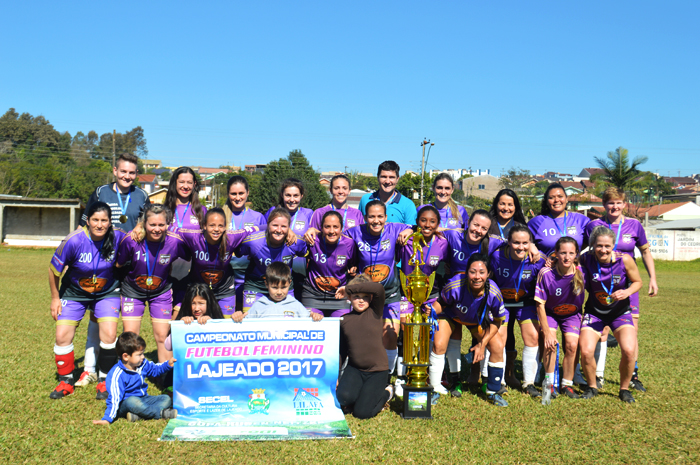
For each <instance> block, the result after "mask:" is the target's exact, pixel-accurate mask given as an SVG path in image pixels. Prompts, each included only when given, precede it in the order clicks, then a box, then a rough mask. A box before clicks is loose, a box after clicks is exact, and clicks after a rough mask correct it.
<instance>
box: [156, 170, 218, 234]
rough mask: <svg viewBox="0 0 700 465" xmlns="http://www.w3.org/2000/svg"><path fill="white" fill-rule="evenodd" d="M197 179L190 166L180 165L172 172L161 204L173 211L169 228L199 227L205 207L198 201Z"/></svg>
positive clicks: (173, 229) (205, 210)
mask: <svg viewBox="0 0 700 465" xmlns="http://www.w3.org/2000/svg"><path fill="white" fill-rule="evenodd" d="M199 188H200V186H199V181H198V180H197V176H196V175H195V173H194V171H192V168H190V167H188V166H181V167H179V168H178V169H176V170H175V171H174V172H173V175H172V177H171V178H170V184H169V185H168V192H167V193H166V194H165V200H164V201H163V205H165V206H166V207H168V208H169V209H170V211H171V212H173V222H172V223H171V224H170V227H169V229H170V230H171V231H173V232H175V231H177V229H179V228H187V229H199V228H200V224H201V223H202V220H203V219H204V215H205V214H206V212H207V208H206V207H205V206H203V205H202V204H201V203H200V201H199Z"/></svg>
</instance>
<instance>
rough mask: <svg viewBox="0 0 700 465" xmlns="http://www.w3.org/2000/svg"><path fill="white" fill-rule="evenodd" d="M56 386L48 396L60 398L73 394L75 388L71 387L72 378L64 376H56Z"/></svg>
mask: <svg viewBox="0 0 700 465" xmlns="http://www.w3.org/2000/svg"><path fill="white" fill-rule="evenodd" d="M58 381H59V383H58V386H57V387H56V389H54V390H53V391H51V394H49V397H50V398H51V399H62V398H64V397H65V396H67V395H70V394H73V391H74V390H75V388H74V387H73V378H68V377H66V376H61V377H59V378H58Z"/></svg>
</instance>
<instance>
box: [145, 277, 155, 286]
mask: <svg viewBox="0 0 700 465" xmlns="http://www.w3.org/2000/svg"><path fill="white" fill-rule="evenodd" d="M152 285H153V278H151V277H150V276H149V277H148V278H146V286H152Z"/></svg>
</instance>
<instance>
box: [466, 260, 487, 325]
mask: <svg viewBox="0 0 700 465" xmlns="http://www.w3.org/2000/svg"><path fill="white" fill-rule="evenodd" d="M474 262H482V263H483V264H484V266H486V272H487V276H486V282H485V283H484V298H483V300H482V301H481V304H480V305H479V311H478V312H477V314H476V321H477V322H478V324H479V326H481V328H482V329H483V330H484V331H486V330H487V329H488V327H489V325H490V324H491V320H490V319H489V316H488V312H486V301H488V299H489V293H490V292H491V264H490V263H489V256H488V255H486V254H483V253H475V254H472V256H471V257H469V260H467V272H466V278H467V288H469V268H471V266H472V264H473V263H474ZM470 292H471V289H470Z"/></svg>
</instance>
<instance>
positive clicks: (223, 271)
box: [178, 228, 257, 300]
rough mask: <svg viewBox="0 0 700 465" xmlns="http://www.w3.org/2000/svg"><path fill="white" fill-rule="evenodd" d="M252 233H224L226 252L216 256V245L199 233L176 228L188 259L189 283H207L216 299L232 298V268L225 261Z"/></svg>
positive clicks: (245, 231)
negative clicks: (189, 266)
mask: <svg viewBox="0 0 700 465" xmlns="http://www.w3.org/2000/svg"><path fill="white" fill-rule="evenodd" d="M256 230H257V228H256ZM253 232H255V231H253V230H251V231H247V230H245V229H239V230H237V231H227V232H226V252H225V253H224V255H223V256H220V249H219V245H211V244H209V243H208V242H207V239H206V238H205V237H204V233H203V232H202V231H200V230H198V229H197V230H192V229H180V230H179V231H178V234H179V235H180V237H182V240H183V241H184V242H185V245H186V246H187V248H188V249H189V251H190V254H191V256H192V267H191V269H190V279H191V281H192V282H195V283H204V284H208V285H209V287H210V288H211V289H213V290H214V295H215V296H216V299H217V300H221V299H223V298H224V297H230V296H232V295H234V294H235V289H234V287H233V281H234V279H233V269H232V268H231V266H230V265H229V260H230V259H231V257H232V256H233V251H234V250H235V249H236V248H237V247H238V246H240V245H241V243H242V242H243V240H244V239H245V238H246V237H248V236H249V235H250V234H251V233H253Z"/></svg>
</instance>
